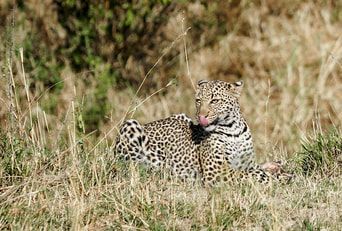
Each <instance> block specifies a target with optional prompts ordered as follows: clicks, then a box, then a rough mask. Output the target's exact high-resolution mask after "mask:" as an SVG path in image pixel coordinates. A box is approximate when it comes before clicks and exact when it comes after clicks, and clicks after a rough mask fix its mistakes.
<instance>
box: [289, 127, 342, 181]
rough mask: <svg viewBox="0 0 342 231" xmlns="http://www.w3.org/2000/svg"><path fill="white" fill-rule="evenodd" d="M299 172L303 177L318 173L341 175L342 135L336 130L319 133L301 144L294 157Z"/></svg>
mask: <svg viewBox="0 0 342 231" xmlns="http://www.w3.org/2000/svg"><path fill="white" fill-rule="evenodd" d="M294 160H295V162H296V163H297V164H299V166H300V167H299V171H300V172H302V173H303V174H305V175H311V174H313V173H319V174H322V175H325V176H330V175H341V174H342V171H341V169H342V134H341V132H340V131H339V130H337V129H332V130H330V131H329V132H327V133H319V134H317V135H316V136H315V137H313V138H311V139H309V140H308V141H304V142H303V143H302V150H301V151H300V152H298V153H297V154H296V156H295V159H294Z"/></svg>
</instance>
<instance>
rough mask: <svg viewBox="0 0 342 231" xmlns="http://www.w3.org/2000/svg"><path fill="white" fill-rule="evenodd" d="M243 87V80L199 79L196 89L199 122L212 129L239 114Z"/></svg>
mask: <svg viewBox="0 0 342 231" xmlns="http://www.w3.org/2000/svg"><path fill="white" fill-rule="evenodd" d="M242 87H243V82H242V81H238V82H235V83H227V82H224V81H220V80H212V81H207V80H201V81H199V82H198V83H197V90H196V109H197V113H196V116H197V119H198V122H199V124H200V125H201V126H202V127H204V128H205V129H206V130H208V131H210V130H214V129H215V127H216V125H218V124H219V123H220V122H222V121H227V120H229V119H233V118H234V117H236V116H239V113H240V106H239V97H240V94H241V90H242Z"/></svg>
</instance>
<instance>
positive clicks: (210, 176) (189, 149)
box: [115, 80, 277, 186]
mask: <svg viewBox="0 0 342 231" xmlns="http://www.w3.org/2000/svg"><path fill="white" fill-rule="evenodd" d="M243 86H244V83H243V81H237V82H233V83H230V82H226V81H222V80H200V81H198V83H197V88H196V92H195V104H196V121H193V120H192V119H191V118H190V117H188V116H187V115H185V114H176V115H172V116H170V117H168V118H164V119H160V120H156V121H152V122H150V123H147V124H144V125H142V124H140V123H139V122H138V121H137V120H134V119H130V120H127V121H125V122H124V123H123V124H122V126H121V127H120V130H119V133H118V136H117V138H116V143H115V153H116V154H117V155H118V157H119V158H122V159H124V160H127V161H133V162H136V163H142V164H145V165H148V166H151V167H153V168H156V169H168V170H170V171H171V173H172V175H175V176H177V177H178V178H180V179H183V180H190V181H196V180H197V179H200V181H201V182H202V183H203V184H204V185H206V186H213V185H216V184H217V183H219V182H227V181H240V180H241V181H243V180H246V179H252V180H256V181H257V182H260V183H262V184H267V183H269V182H270V180H271V179H273V178H277V177H274V176H272V174H270V173H269V172H268V171H267V170H266V169H265V168H262V166H261V165H259V164H257V163H256V154H255V151H254V146H253V139H252V135H251V131H250V129H249V126H248V125H247V122H246V120H245V119H244V118H243V116H242V113H241V109H240V103H239V100H240V96H241V92H242V89H243ZM196 122H197V123H196Z"/></svg>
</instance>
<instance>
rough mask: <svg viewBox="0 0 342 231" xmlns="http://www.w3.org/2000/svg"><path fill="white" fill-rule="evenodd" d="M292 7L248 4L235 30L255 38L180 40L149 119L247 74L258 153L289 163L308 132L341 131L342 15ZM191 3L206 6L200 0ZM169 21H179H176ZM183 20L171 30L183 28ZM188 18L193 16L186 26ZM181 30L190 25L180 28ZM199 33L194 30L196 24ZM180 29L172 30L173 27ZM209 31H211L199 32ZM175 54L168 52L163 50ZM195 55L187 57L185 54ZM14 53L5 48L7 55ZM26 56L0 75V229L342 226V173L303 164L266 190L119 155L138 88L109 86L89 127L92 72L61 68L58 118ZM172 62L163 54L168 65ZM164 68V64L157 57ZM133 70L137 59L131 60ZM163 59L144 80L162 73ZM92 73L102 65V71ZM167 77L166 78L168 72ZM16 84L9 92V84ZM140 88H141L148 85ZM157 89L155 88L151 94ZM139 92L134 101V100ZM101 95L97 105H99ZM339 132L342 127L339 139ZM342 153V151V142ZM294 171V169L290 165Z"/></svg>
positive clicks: (246, 99)
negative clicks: (117, 140)
mask: <svg viewBox="0 0 342 231" xmlns="http://www.w3.org/2000/svg"><path fill="white" fill-rule="evenodd" d="M299 6H300V7H299V8H298V9H292V10H293V11H294V14H293V16H292V17H288V16H287V15H279V16H277V17H275V16H274V15H272V14H270V13H269V12H267V11H268V10H269V5H267V4H266V3H265V5H262V6H261V7H260V6H259V7H255V8H253V7H249V8H248V10H246V11H243V13H242V14H241V15H240V18H239V20H238V23H237V25H236V27H239V26H241V25H244V26H246V25H247V27H248V28H249V33H250V35H251V36H241V35H240V34H239V35H237V34H235V33H234V32H233V33H229V34H227V35H225V36H223V37H222V38H220V41H219V42H218V43H216V44H213V45H212V46H210V47H199V48H197V47H196V48H193V47H191V45H192V41H191V40H189V39H188V37H187V42H188V43H187V45H188V47H187V51H188V54H187V55H186V54H185V53H184V43H183V42H184V40H182V39H180V40H179V42H177V43H175V44H173V45H172V49H179V50H181V52H180V55H179V64H177V65H179V67H180V68H179V69H178V72H177V73H175V75H176V76H179V77H178V85H177V86H176V85H175V84H169V85H167V86H166V85H165V89H163V90H162V91H161V92H162V93H160V94H156V95H153V96H152V97H150V98H148V100H147V101H146V102H144V103H143V104H141V105H139V107H138V108H137V109H136V110H135V111H134V113H133V114H129V116H132V115H133V116H134V117H135V118H136V119H138V120H139V121H141V122H148V121H152V120H155V119H159V118H163V117H167V116H169V115H170V114H172V113H180V112H184V113H186V114H188V115H190V116H193V115H194V112H195V110H194V103H193V93H194V92H193V89H192V87H191V83H190V82H189V78H188V77H189V73H188V71H189V70H190V74H191V77H192V80H193V81H194V82H195V81H197V80H200V79H223V80H227V81H234V80H236V79H243V80H244V81H245V86H246V87H245V89H244V94H243V96H242V99H241V105H242V109H243V114H244V115H245V118H246V119H247V121H248V123H249V125H250V127H251V130H252V134H253V137H254V140H255V146H256V151H257V155H258V158H259V160H260V161H264V160H270V159H272V160H273V159H283V160H288V159H289V158H292V156H293V155H294V154H295V153H296V152H297V151H299V150H300V145H301V140H302V139H303V138H305V137H306V136H308V134H312V133H314V132H316V133H320V132H321V131H325V130H327V129H329V128H330V127H336V128H338V129H340V128H341V118H342V104H341V102H342V77H341V76H342V37H341V35H342V23H341V22H340V21H338V20H337V21H336V20H334V19H333V14H334V11H333V9H332V8H331V7H329V6H325V5H323V6H321V5H318V4H317V5H316V4H314V3H311V2H308V3H303V4H299ZM188 7H189V9H190V11H191V10H193V11H194V10H196V11H198V12H197V14H198V15H201V8H200V7H199V6H198V5H196V4H195V3H192V4H189V6H188ZM173 20H176V22H174V21H173ZM177 20H179V19H178V18H177V17H170V22H169V24H168V25H167V28H169V27H171V28H173V29H174V30H175V31H177V33H176V32H174V31H172V30H171V29H170V35H169V36H170V37H171V38H173V39H176V38H177V36H179V34H181V33H182V29H180V28H181V26H179V27H178V28H176V29H177V30H176V29H175V27H174V26H172V25H181V24H179V21H177ZM188 23H189V22H188ZM183 31H184V29H183ZM188 33H190V34H191V30H190V31H189V32H188ZM175 34H176V35H175ZM200 39H205V37H203V38H200ZM166 51H167V49H166ZM185 56H186V57H188V60H189V63H187V62H186V61H185ZM6 57H7V58H8V57H9V56H8V55H6ZM25 61H26V60H21V59H20V55H19V56H14V57H13V60H10V59H7V60H6V59H2V60H1V61H0V63H1V65H2V67H3V68H2V70H1V72H2V73H1V74H2V75H1V76H4V78H1V79H0V86H1V87H0V89H1V92H0V102H1V104H2V105H3V107H2V108H1V110H0V113H1V114H0V118H3V121H1V124H2V127H1V130H0V131H1V134H0V135H1V137H0V139H1V142H0V151H1V153H0V163H1V165H0V166H1V168H0V205H1V206H0V228H3V229H31V230H36V229H38V228H39V229H47V230H50V229H75V230H79V229H90V230H94V229H101V230H104V229H114V230H140V229H141V230H190V229H194V230H199V229H205V230H206V229H209V230H265V229H266V230H286V229H290V230H319V229H326V230H339V229H340V228H341V227H342V209H341V208H342V198H341V195H342V179H341V177H340V175H338V176H331V175H324V174H323V175H322V174H313V175H311V176H303V175H302V174H301V173H300V171H299V173H298V176H297V177H296V179H295V181H294V182H293V183H292V184H290V185H273V186H270V187H266V188H264V187H263V186H260V185H255V184H253V183H251V184H248V185H225V186H222V187H218V188H215V189H211V190H207V189H204V188H202V187H201V186H199V185H186V184H183V183H180V182H177V181H176V180H174V179H172V178H171V179H170V177H169V176H167V175H165V174H163V173H159V172H157V173H155V172H151V171H150V170H148V169H144V168H143V167H141V166H134V165H130V166H127V164H126V163H120V162H117V161H115V158H114V153H113V151H112V142H113V139H114V137H115V133H116V128H117V126H118V123H119V121H120V120H121V119H122V118H123V116H124V115H125V113H126V112H127V111H130V110H131V109H132V108H133V107H134V105H138V104H139V102H142V101H144V99H146V98H147V97H149V96H148V95H147V96H145V95H144V94H139V95H138V98H137V100H134V96H135V92H134V91H133V90H132V89H129V88H127V89H122V90H118V89H114V88H113V89H112V90H110V91H109V93H108V98H110V103H111V108H113V109H112V111H111V113H110V114H109V115H108V119H107V120H106V122H104V123H103V124H102V125H101V126H100V127H99V130H100V132H101V137H100V138H96V137H95V136H94V135H93V134H85V133H84V132H83V127H82V126H83V123H82V117H81V111H82V105H83V101H82V100H83V96H84V95H87V94H92V92H93V91H94V87H93V86H92V84H93V85H94V86H95V81H96V79H93V80H91V81H90V82H91V84H90V85H88V86H85V84H84V83H83V81H82V79H83V78H87V74H86V73H85V74H75V73H73V72H72V70H70V68H68V67H66V68H65V69H64V71H63V72H62V74H61V75H62V76H61V77H62V79H64V88H63V94H61V96H60V97H59V98H58V101H57V102H58V106H57V108H58V110H57V113H56V114H46V113H45V112H44V111H43V110H42V108H41V106H40V101H41V100H42V99H44V98H48V97H49V94H48V90H47V89H44V91H43V92H44V94H43V95H41V96H40V95H39V94H38V93H37V92H31V91H29V90H28V89H29V87H30V85H31V84H34V83H32V82H31V80H30V76H26V75H25V71H24V70H23V66H22V62H25ZM165 62H166V61H165ZM160 65H163V64H160ZM133 66H134V65H133ZM161 75H163V73H158V65H157V66H156V68H155V72H153V73H152V74H151V75H150V76H148V78H157V77H159V76H161ZM95 76H96V73H95ZM164 78H167V77H165V76H164ZM8 86H12V89H13V91H8ZM142 87H144V85H142ZM150 94H151V93H150ZM132 99H133V101H134V102H133V107H131V108H128V106H129V105H130V103H131V102H132ZM94 103H96V102H94ZM340 134H341V133H339V135H340ZM338 151H339V152H341V150H338ZM293 168H298V166H296V165H295V166H293Z"/></svg>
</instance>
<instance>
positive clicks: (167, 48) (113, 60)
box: [0, 0, 342, 135]
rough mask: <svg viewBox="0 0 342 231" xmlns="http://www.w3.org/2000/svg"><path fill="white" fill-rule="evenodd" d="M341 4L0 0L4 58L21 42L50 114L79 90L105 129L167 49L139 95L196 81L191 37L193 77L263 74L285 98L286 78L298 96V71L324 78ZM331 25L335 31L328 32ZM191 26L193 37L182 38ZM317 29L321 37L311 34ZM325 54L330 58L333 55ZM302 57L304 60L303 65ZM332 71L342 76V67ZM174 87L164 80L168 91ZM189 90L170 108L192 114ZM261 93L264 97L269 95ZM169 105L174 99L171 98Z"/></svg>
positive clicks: (96, 124) (93, 120) (31, 82)
mask: <svg viewBox="0 0 342 231" xmlns="http://www.w3.org/2000/svg"><path fill="white" fill-rule="evenodd" d="M301 12H302V13H301ZM341 12H342V3H341V2H340V1H333V0H321V1H315V2H311V1H302V0H291V1H275V0H267V1H250V0H243V1H237V0H230V1H225V0H224V1H223V0H216V1H169V0H151V1H105V0H103V1H91V0H89V1H79V0H65V1H62V0H56V1H52V0H48V1H41V0H26V1H20V0H17V1H1V3H0V30H1V31H2V33H1V41H2V42H1V44H2V46H1V57H2V60H6V59H8V57H10V56H11V57H12V55H13V60H12V61H11V62H13V65H17V67H18V66H20V63H18V60H19V56H20V55H19V50H20V48H23V55H24V57H23V63H24V68H25V73H26V77H27V79H28V81H27V84H28V86H29V94H30V95H31V101H32V102H31V104H33V102H34V103H35V105H36V106H37V107H36V109H37V110H39V111H43V112H44V113H46V114H47V115H48V117H49V115H50V116H51V117H52V119H51V120H52V121H56V120H57V121H61V120H63V118H64V117H63V116H64V115H65V113H66V111H67V105H68V104H69V102H71V101H72V100H75V99H77V100H78V101H79V105H78V110H79V113H80V116H82V123H84V127H83V129H85V131H86V132H91V131H96V133H97V134H98V135H99V134H101V132H102V134H103V133H104V132H105V131H108V127H110V126H113V121H114V122H116V121H118V119H120V118H121V117H122V116H123V115H124V113H123V112H124V111H125V110H124V109H123V108H125V107H126V108H128V107H129V106H130V102H131V101H129V100H126V101H125V100H124V99H123V98H124V97H123V96H121V97H120V92H124V95H126V96H127V98H133V95H134V94H133V93H134V92H136V90H137V89H138V86H139V84H141V82H142V80H143V78H144V77H145V76H146V74H147V73H148V72H149V70H151V68H152V67H153V65H155V64H156V62H157V60H158V58H160V57H161V56H162V59H161V60H160V62H158V65H157V67H156V68H155V69H154V72H153V73H152V75H151V76H149V77H148V78H147V80H146V82H145V83H144V86H143V87H142V89H141V92H139V94H140V95H139V97H142V98H143V97H146V96H147V95H149V94H151V93H153V92H155V91H156V90H158V89H161V88H163V87H165V86H166V85H167V84H168V83H169V82H170V81H171V80H176V81H173V82H172V83H175V82H176V83H178V84H179V83H181V84H180V85H181V88H182V89H191V84H189V83H190V82H189V79H188V78H187V76H186V75H187V71H188V69H187V68H188V67H187V64H186V62H185V53H184V48H185V47H184V43H183V42H184V41H183V39H184V38H185V37H186V41H185V42H186V44H187V48H186V49H187V50H186V51H187V53H188V55H189V60H190V70H189V71H190V72H191V73H192V78H193V81H197V80H198V79H201V78H211V79H223V80H227V81H234V80H237V79H244V80H246V79H247V83H248V80H249V79H252V80H253V81H262V82H263V83H264V84H266V86H263V88H267V87H271V89H269V91H270V92H269V93H270V94H271V96H269V97H271V99H274V102H277V100H281V101H283V100H284V99H283V96H282V91H283V90H284V89H285V88H286V87H290V88H291V90H289V91H292V93H294V94H292V95H298V94H299V92H300V89H299V85H300V81H299V77H298V76H297V75H299V74H301V71H304V74H306V73H305V72H308V73H309V74H308V75H312V76H311V77H310V78H313V79H316V80H317V81H318V79H319V75H320V74H321V73H320V65H321V64H322V63H323V62H324V60H322V59H321V58H322V56H318V55H317V54H315V52H316V53H317V52H319V51H318V50H319V49H321V50H322V48H319V46H320V45H319V43H322V44H323V42H324V43H325V42H329V43H330V44H329V45H327V46H329V48H327V50H326V51H324V52H326V54H328V52H331V50H330V51H328V49H332V48H333V45H334V43H335V42H336V41H337V39H338V34H339V32H341V30H335V28H338V27H339V26H341V20H342V13H341ZM301 15H302V16H301ZM315 20H316V21H315ZM297 22H298V24H300V22H302V23H303V24H305V25H304V26H305V28H306V29H308V33H309V34H307V35H305V34H303V35H301V34H300V33H301V31H302V30H304V29H305V28H304V27H302V28H301V27H300V26H299V28H296V25H295V24H296V23H297ZM322 23H323V24H324V25H323V24H322ZM329 25H330V28H328V26H329ZM310 27H311V28H310ZM324 27H327V28H326V29H327V31H328V32H329V34H324V33H325V32H323V34H320V33H322V30H321V29H322V28H324ZM188 28H189V31H188V33H187V34H186V36H183V37H181V39H179V38H180V36H181V35H182V33H184V31H185V30H186V29H188ZM310 30H312V31H310ZM334 30H335V31H334ZM284 33H285V34H286V37H285V36H283V35H284ZM310 33H311V34H310ZM312 33H314V34H315V37H313V38H306V37H305V36H311V35H312ZM278 35H279V37H277V36H278ZM281 36H283V37H281ZM303 36H304V37H303ZM290 44H291V45H290ZM287 45H288V47H286V46H287ZM337 45H340V43H339V44H337ZM312 46H314V47H312ZM316 46H318V47H316ZM280 50H282V51H280ZM9 51H10V52H9ZM284 52H286V54H285V53H284ZM338 52H339V51H338ZM298 53H302V56H303V57H302V56H301V54H298ZM326 54H324V57H323V58H325V59H326V58H329V57H327V56H326ZM16 59H17V63H16V64H15V62H16ZM335 59H339V57H338V56H336V57H335ZM335 61H336V60H335ZM339 62H341V61H340V60H338V62H337V63H339ZM296 63H299V64H300V65H301V67H303V68H302V69H301V68H299V67H298V66H297V67H296ZM335 65H336V64H335ZM337 66H338V65H337ZM2 67H3V68H2V72H3V73H6V70H7V69H8V65H6V63H5V62H4V61H3V62H2ZM292 67H295V69H293V72H294V77H293V78H294V79H293V78H292V77H291V78H292V80H289V81H290V82H291V81H292V82H291V83H288V85H286V84H285V82H286V81H287V80H286V81H285V79H286V76H288V75H289V72H288V71H291V70H292V69H289V68H292ZM13 72H14V75H16V74H17V73H20V68H17V69H16V68H13ZM290 74H291V73H290ZM329 74H331V75H332V76H338V77H340V76H341V68H336V69H334V70H332V71H331V73H329ZM315 76H316V77H315ZM297 77H298V78H297ZM333 78H335V80H334V79H333ZM333 78H332V79H333V80H332V81H336V77H333ZM330 79H331V78H329V80H328V81H330ZM297 80H298V81H297ZM1 81H2V82H1V85H2V87H1V90H2V93H1V97H2V99H3V100H4V101H6V97H8V94H7V95H6V93H5V92H6V91H8V89H7V90H6V87H5V86H7V84H6V80H5V78H3V79H2V80H1ZM15 81H16V82H17V85H18V86H21V85H23V83H22V81H21V80H20V78H19V79H15ZM269 81H270V82H269ZM284 81H285V82H284ZM304 82H305V81H304ZM335 83H336V82H329V84H333V85H334V84H335ZM338 83H341V82H340V81H338ZM284 84H285V85H284ZM251 85H254V84H253V83H251ZM267 85H269V86H267ZM247 86H248V85H247ZM124 89H126V90H127V91H123V90H124ZM265 92H266V93H267V89H266V91H265ZM17 93H18V97H19V98H24V97H25V94H24V91H22V94H20V91H19V90H17ZM167 93H168V89H165V90H163V91H162V93H161V94H164V95H165V94H167ZM171 94H174V92H171ZM250 94H253V93H251V92H250ZM159 95H160V94H159ZM184 95H185V96H184V97H185V99H184V100H183V102H179V101H175V102H174V103H175V104H183V105H184V106H181V107H174V109H173V110H172V109H171V110H170V111H167V112H170V113H171V112H172V113H179V112H185V113H188V114H190V115H192V113H193V112H192V111H193V106H190V107H189V105H193V102H192V101H191V94H190V93H188V94H187V93H185V94H184ZM302 97H305V95H302ZM252 98H253V97H252ZM287 98H288V97H287ZM290 98H291V97H290ZM159 99H160V98H159ZM262 100H263V102H265V98H263V99H262ZM289 100H290V101H291V99H289ZM140 101H141V99H140ZM166 101H169V99H167V100H166ZM308 101H310V102H308V104H309V105H306V106H310V107H312V106H313V105H314V103H315V102H314V101H315V100H314V99H313V98H310V97H309V98H308ZM157 102H158V101H156V102H154V103H157ZM36 103H37V104H36ZM316 103H317V102H316ZM186 105H188V106H186ZM275 105H277V103H275ZM168 106H169V107H170V108H173V107H172V106H173V104H172V103H171V104H168ZM306 106H303V107H306ZM333 106H334V105H333ZM23 107H25V106H23ZM26 107H27V105H26ZM7 108H8V107H7ZM337 109H339V108H337ZM337 109H336V108H329V106H327V108H326V110H327V113H329V116H330V117H332V118H336V117H338V115H340V114H339V113H340V112H339V111H336V110H337ZM142 111H143V110H142ZM167 112H165V113H164V114H167ZM0 113H1V114H0V117H1V120H2V121H3V122H4V121H6V116H7V113H6V108H5V107H4V108H3V109H1V110H0ZM247 113H248V112H247ZM280 113H281V112H280ZM303 113H306V112H303ZM164 114H162V115H160V114H158V113H157V114H156V113H152V114H148V113H146V112H144V113H143V114H141V113H140V114H139V112H137V117H139V115H144V116H145V117H146V116H147V117H148V119H147V121H150V120H152V119H154V118H157V117H161V116H164ZM165 116H167V115H165ZM288 116H291V114H289V115H288ZM329 116H324V118H323V119H329V118H328V117H329ZM310 118H312V117H310ZM307 121H309V120H307ZM328 123H329V124H332V122H331V121H330V122H328ZM52 124H54V122H52ZM106 126H107V128H105V127H106ZM305 126H307V125H305Z"/></svg>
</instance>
